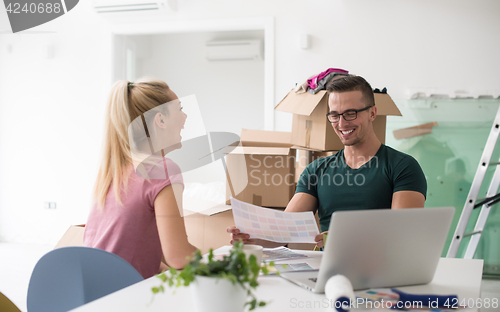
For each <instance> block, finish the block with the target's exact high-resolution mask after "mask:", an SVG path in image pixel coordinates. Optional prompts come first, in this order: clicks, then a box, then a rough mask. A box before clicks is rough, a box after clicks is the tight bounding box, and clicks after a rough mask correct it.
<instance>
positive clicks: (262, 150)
mask: <svg viewBox="0 0 500 312" xmlns="http://www.w3.org/2000/svg"><path fill="white" fill-rule="evenodd" d="M226 151H228V152H229V154H245V155H250V154H252V155H289V154H290V148H286V147H249V146H237V147H236V148H234V149H226Z"/></svg>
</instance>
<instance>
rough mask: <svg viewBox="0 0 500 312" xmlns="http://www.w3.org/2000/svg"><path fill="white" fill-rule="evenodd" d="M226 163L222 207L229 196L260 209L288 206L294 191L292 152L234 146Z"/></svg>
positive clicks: (293, 151)
mask: <svg viewBox="0 0 500 312" xmlns="http://www.w3.org/2000/svg"><path fill="white" fill-rule="evenodd" d="M226 162H227V170H228V172H229V175H227V183H226V204H229V198H230V196H232V197H234V198H236V199H238V200H241V201H243V202H246V203H250V204H253V205H257V206H263V207H286V206H287V205H288V202H289V201H290V199H291V198H292V196H293V194H294V192H295V183H294V182H295V150H294V149H291V148H288V147H244V146H238V147H236V148H235V149H234V150H232V151H231V152H230V153H229V154H227V156H226ZM242 185H243V186H244V187H242Z"/></svg>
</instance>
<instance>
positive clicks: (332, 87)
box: [326, 75, 375, 106]
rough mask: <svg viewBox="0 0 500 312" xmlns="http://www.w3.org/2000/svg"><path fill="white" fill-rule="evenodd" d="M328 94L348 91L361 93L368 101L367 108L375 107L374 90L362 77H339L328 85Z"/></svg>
mask: <svg viewBox="0 0 500 312" xmlns="http://www.w3.org/2000/svg"><path fill="white" fill-rule="evenodd" d="M326 91H327V92H328V94H330V93H332V92H348V91H361V94H363V98H364V99H365V101H366V104H367V105H366V106H374V105H375V97H374V96H373V90H372V87H371V86H370V84H369V83H368V81H366V80H365V79H364V78H363V77H361V76H355V75H348V76H337V77H335V78H334V79H332V80H331V81H330V82H328V84H327V85H326Z"/></svg>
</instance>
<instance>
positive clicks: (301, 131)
mask: <svg viewBox="0 0 500 312" xmlns="http://www.w3.org/2000/svg"><path fill="white" fill-rule="evenodd" d="M374 96H375V106H376V107H377V118H376V119H375V121H374V122H373V130H374V131H375V134H376V135H377V137H378V139H379V140H380V142H382V143H385V128H386V120H387V116H388V115H394V116H401V112H400V111H399V109H398V108H397V106H396V104H395V103H394V101H393V100H392V99H391V97H390V96H389V95H388V94H381V93H374ZM275 109H276V110H279V111H283V112H289V113H293V121H292V139H291V142H292V143H293V144H294V145H299V146H303V147H308V148H314V149H317V150H321V151H338V150H341V149H343V148H344V145H343V144H342V142H341V141H340V139H339V138H338V136H337V134H336V133H335V131H334V130H333V128H332V126H331V124H330V122H328V120H327V119H326V114H327V113H328V111H329V107H328V94H327V92H326V91H319V92H318V93H316V94H310V93H308V92H305V93H301V94H298V93H295V91H294V90H292V91H290V92H289V93H288V94H287V96H286V97H285V98H284V99H283V100H281V102H280V103H279V104H278V105H277V106H276V107H275Z"/></svg>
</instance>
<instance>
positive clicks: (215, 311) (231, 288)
mask: <svg viewBox="0 0 500 312" xmlns="http://www.w3.org/2000/svg"><path fill="white" fill-rule="evenodd" d="M191 285H192V287H191V292H192V294H193V299H194V305H195V308H196V311H197V312H241V311H244V310H245V303H246V301H247V292H246V290H245V289H243V287H241V286H240V285H239V284H234V285H233V284H232V283H231V282H230V281H228V280H226V279H217V278H215V277H206V276H199V275H197V276H196V277H195V282H194V283H192V284H191Z"/></svg>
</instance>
